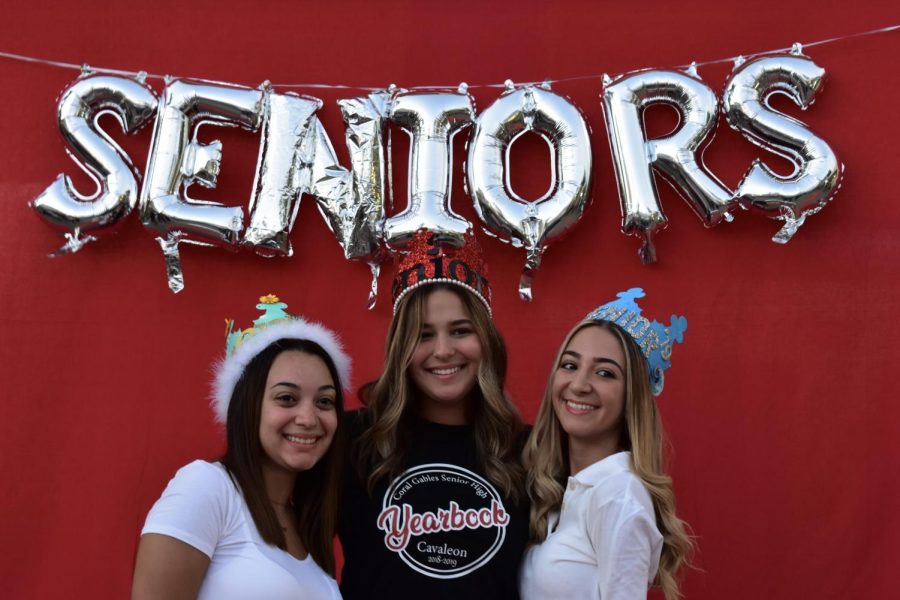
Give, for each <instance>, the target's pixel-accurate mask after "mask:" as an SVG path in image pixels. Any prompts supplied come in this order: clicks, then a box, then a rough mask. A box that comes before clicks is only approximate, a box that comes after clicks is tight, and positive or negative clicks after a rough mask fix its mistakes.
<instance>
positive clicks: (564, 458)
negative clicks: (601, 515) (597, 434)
mask: <svg viewBox="0 0 900 600" xmlns="http://www.w3.org/2000/svg"><path fill="white" fill-rule="evenodd" d="M587 327H600V328H603V329H607V330H609V331H610V332H612V333H613V334H614V335H615V336H616V338H617V339H618V340H619V342H620V343H621V344H622V348H623V350H624V354H625V408H624V416H625V427H624V428H623V431H622V435H621V441H620V446H621V450H628V451H630V452H631V470H632V472H633V473H634V474H635V475H636V476H637V477H638V479H640V480H641V483H643V484H644V487H645V488H646V489H647V492H649V494H650V498H651V499H652V500H653V509H654V513H655V514H656V527H657V529H659V532H660V533H661V534H662V537H663V547H662V553H661V556H660V559H659V569H658V570H657V573H656V579H655V580H654V582H653V583H654V585H657V586H659V587H660V588H662V591H663V593H664V594H665V596H666V599H667V600H674V599H675V598H679V597H680V596H681V593H680V592H679V590H678V580H677V575H678V572H679V570H680V569H681V568H682V567H684V566H686V565H687V564H688V561H689V557H690V554H691V552H692V551H693V548H694V542H693V540H692V539H691V537H690V535H688V533H687V531H686V528H687V525H686V523H685V522H684V521H682V520H681V519H679V518H678V516H677V515H676V514H675V494H674V492H673V490H672V478H671V477H669V476H668V475H666V473H665V470H664V467H663V460H662V445H663V431H662V424H661V423H660V419H659V413H658V412H657V410H656V402H654V400H653V396H652V395H651V393H650V385H649V377H648V372H647V361H646V360H645V358H644V355H643V354H642V353H641V350H640V348H639V347H638V346H637V344H636V343H635V342H634V340H633V339H632V338H631V336H629V335H628V334H627V333H625V332H624V331H623V330H622V329H621V328H620V327H619V326H618V325H615V324H614V323H610V322H608V321H585V322H582V323H579V324H578V325H577V326H576V327H575V328H574V329H573V330H572V331H571V332H570V333H569V335H568V336H566V339H565V341H564V342H563V344H562V346H561V347H560V349H559V352H558V353H557V356H556V362H555V363H554V365H553V369H552V370H551V371H550V378H549V380H548V382H547V389H546V391H545V392H544V399H543V401H542V402H541V406H540V409H539V410H538V415H537V419H536V421H535V424H534V429H533V430H532V431H531V435H530V436H529V438H528V442H527V443H526V445H525V450H524V452H523V463H524V465H525V468H526V469H527V475H526V482H525V485H526V489H527V491H528V495H529V497H530V498H531V502H532V505H531V517H530V522H529V531H530V534H531V539H532V541H533V542H535V543H540V542H542V541H543V540H544V539H546V537H547V521H548V518H549V516H550V513H551V512H553V511H558V510H559V509H560V505H561V504H562V499H563V493H564V484H565V481H566V478H567V477H568V476H569V475H570V473H569V462H568V453H569V452H568V450H569V449H568V442H567V437H566V433H565V431H563V429H562V425H560V422H559V419H558V418H557V417H556V412H555V411H554V410H553V399H552V384H553V377H554V375H555V373H556V370H557V368H558V367H559V363H560V360H561V359H562V353H563V352H564V351H565V350H566V348H568V346H569V344H570V343H571V341H572V338H573V337H575V335H576V334H577V333H578V332H580V331H581V330H583V329H585V328H587Z"/></svg>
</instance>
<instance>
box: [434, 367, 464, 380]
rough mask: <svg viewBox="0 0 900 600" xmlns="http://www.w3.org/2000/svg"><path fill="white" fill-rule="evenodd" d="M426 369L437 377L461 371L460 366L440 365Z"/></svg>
mask: <svg viewBox="0 0 900 600" xmlns="http://www.w3.org/2000/svg"><path fill="white" fill-rule="evenodd" d="M427 371H428V372H429V373H431V374H432V375H437V376H438V377H448V376H450V375H455V374H456V373H459V372H460V371H462V367H459V366H456V367H441V368H439V369H427Z"/></svg>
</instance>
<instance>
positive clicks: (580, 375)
mask: <svg viewBox="0 0 900 600" xmlns="http://www.w3.org/2000/svg"><path fill="white" fill-rule="evenodd" d="M589 376H590V374H589V372H588V370H587V369H578V370H577V371H576V372H575V373H574V374H573V376H572V381H571V382H570V383H569V388H570V389H571V390H572V391H573V392H575V393H576V394H587V393H588V392H590V391H591V382H590V381H589V380H588V377H589Z"/></svg>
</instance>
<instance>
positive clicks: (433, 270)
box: [391, 229, 491, 313]
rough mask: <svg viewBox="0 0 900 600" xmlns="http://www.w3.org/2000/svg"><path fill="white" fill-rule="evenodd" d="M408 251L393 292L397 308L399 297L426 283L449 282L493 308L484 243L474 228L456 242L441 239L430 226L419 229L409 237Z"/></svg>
mask: <svg viewBox="0 0 900 600" xmlns="http://www.w3.org/2000/svg"><path fill="white" fill-rule="evenodd" d="M407 247H408V252H407V253H405V254H403V255H402V258H401V259H400V261H399V264H398V265H397V274H396V275H395V276H394V287H393V289H392V290H391V295H392V297H393V298H394V312H395V313H396V312H397V306H398V305H399V304H400V300H402V299H403V297H404V296H406V295H407V294H408V293H410V292H411V291H413V290H414V289H416V288H418V287H421V286H423V285H428V284H432V283H449V284H452V285H459V286H462V287H464V288H466V289H468V290H469V291H470V292H472V293H473V294H475V295H476V296H477V297H478V298H479V299H480V300H481V301H482V302H484V305H485V306H486V307H487V309H488V313H490V312H491V286H490V283H488V280H487V265H486V264H485V262H484V258H483V257H482V254H481V246H480V245H479V244H478V240H476V239H475V235H474V234H473V233H472V232H471V231H467V232H466V234H465V243H464V244H463V245H462V246H455V245H453V244H451V243H448V242H446V241H441V240H440V239H439V238H438V237H437V236H436V235H435V234H434V233H432V232H431V231H428V230H427V229H420V230H419V231H417V232H416V234H415V235H414V236H413V238H412V240H410V242H409V245H408V246H407Z"/></svg>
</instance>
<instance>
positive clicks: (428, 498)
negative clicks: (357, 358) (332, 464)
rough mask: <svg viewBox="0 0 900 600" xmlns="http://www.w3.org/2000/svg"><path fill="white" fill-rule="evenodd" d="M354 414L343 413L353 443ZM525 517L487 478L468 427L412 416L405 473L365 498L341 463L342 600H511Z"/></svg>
mask: <svg viewBox="0 0 900 600" xmlns="http://www.w3.org/2000/svg"><path fill="white" fill-rule="evenodd" d="M362 414H363V413H362V412H356V413H350V414H348V419H347V420H348V425H350V427H349V429H350V432H351V437H352V439H353V440H354V441H355V440H356V438H357V437H358V435H359V434H360V433H361V431H362V424H361V421H362ZM351 462H352V461H351ZM523 494H524V491H523ZM528 510H529V507H528V503H527V502H526V501H525V500H520V502H519V504H516V503H514V502H513V501H512V500H510V499H509V498H505V497H504V496H503V493H502V489H501V488H500V487H499V486H497V485H495V484H494V483H492V482H491V481H489V480H488V479H487V478H486V477H485V475H484V473H483V472H482V470H481V466H480V464H479V461H478V458H477V451H476V445H475V438H474V436H473V434H472V429H471V428H470V427H469V426H466V425H459V426H454V425H439V424H437V423H432V422H430V421H426V420H424V419H417V420H416V421H415V424H414V427H413V431H412V437H411V439H410V442H409V449H408V451H407V453H406V465H405V471H404V472H403V473H401V474H400V475H399V476H398V477H397V478H396V479H393V480H391V481H388V480H387V478H385V479H384V480H382V481H380V482H378V485H376V486H375V489H374V492H373V494H372V495H371V496H369V494H368V492H367V490H366V483H365V482H361V481H360V479H359V476H358V475H357V468H356V465H355V464H348V465H347V469H346V473H345V479H344V495H343V501H342V506H341V515H340V519H341V522H340V525H339V528H338V535H339V536H340V540H341V545H342V546H343V549H344V569H343V572H342V576H341V593H342V594H343V596H344V598H345V599H349V600H353V599H357V598H392V599H399V598H424V599H426V600H436V599H438V598H454V599H459V598H462V599H464V600H475V599H477V598H490V599H491V600H494V599H496V600H501V599H504V598H518V597H519V594H518V569H519V562H520V561H521V559H522V554H523V552H524V550H525V545H526V544H527V542H528Z"/></svg>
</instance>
